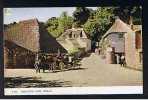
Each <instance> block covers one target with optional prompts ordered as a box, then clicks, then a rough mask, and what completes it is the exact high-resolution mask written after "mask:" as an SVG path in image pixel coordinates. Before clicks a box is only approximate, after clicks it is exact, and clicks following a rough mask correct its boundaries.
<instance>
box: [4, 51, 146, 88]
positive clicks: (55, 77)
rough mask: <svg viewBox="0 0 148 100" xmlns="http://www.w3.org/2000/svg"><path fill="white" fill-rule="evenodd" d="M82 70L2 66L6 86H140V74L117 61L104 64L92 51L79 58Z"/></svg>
mask: <svg viewBox="0 0 148 100" xmlns="http://www.w3.org/2000/svg"><path fill="white" fill-rule="evenodd" d="M81 64H82V65H81V66H80V67H81V69H79V70H69V71H64V72H56V73H49V72H46V73H38V74H36V73H35V70H33V69H5V77H6V85H5V87H63V86H64V87H65V86H68V87H69V86H70V87H71V86H75V87H82V86H139V85H142V84H143V73H142V71H137V70H133V69H129V68H125V67H121V66H120V65H117V64H106V63H105V62H104V60H102V59H101V58H100V56H98V55H96V54H94V53H92V54H91V55H90V56H89V57H85V58H83V59H82V61H81Z"/></svg>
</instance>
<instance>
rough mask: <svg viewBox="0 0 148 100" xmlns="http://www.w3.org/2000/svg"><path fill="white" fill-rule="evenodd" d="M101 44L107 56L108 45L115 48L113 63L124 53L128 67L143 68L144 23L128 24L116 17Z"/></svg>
mask: <svg viewBox="0 0 148 100" xmlns="http://www.w3.org/2000/svg"><path fill="white" fill-rule="evenodd" d="M100 46H101V48H102V49H101V52H102V54H103V55H105V56H106V54H107V48H108V46H111V47H112V48H113V51H114V53H115V57H116V58H115V59H112V60H115V61H113V63H116V59H117V56H120V57H121V55H122V54H124V55H125V60H126V64H127V66H128V67H132V68H134V69H140V70H141V69H142V53H143V51H142V25H127V24H126V23H124V22H123V21H121V20H120V19H116V20H115V23H114V24H113V25H112V27H111V28H110V29H109V30H108V31H107V32H106V33H105V34H104V36H103V37H102V40H101V42H100ZM106 57H107V56H106ZM133 58H134V60H133Z"/></svg>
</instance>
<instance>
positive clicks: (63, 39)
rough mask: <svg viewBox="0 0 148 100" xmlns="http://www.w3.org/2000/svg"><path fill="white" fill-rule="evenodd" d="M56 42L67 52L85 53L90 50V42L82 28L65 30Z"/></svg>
mask: <svg viewBox="0 0 148 100" xmlns="http://www.w3.org/2000/svg"><path fill="white" fill-rule="evenodd" d="M57 41H58V42H59V43H60V44H61V45H62V46H63V47H64V48H65V49H66V50H67V51H68V52H70V51H71V50H72V49H80V50H81V49H84V51H85V52H88V51H90V50H91V40H90V39H89V38H88V36H87V35H86V33H85V32H84V30H83V28H72V29H68V30H66V31H65V32H64V33H63V34H62V35H61V36H60V37H59V38H58V39H57Z"/></svg>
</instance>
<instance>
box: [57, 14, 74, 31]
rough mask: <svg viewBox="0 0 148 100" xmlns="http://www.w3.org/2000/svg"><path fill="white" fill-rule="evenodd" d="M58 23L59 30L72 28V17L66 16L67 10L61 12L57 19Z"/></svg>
mask: <svg viewBox="0 0 148 100" xmlns="http://www.w3.org/2000/svg"><path fill="white" fill-rule="evenodd" d="M58 23H59V27H58V29H59V30H61V32H64V31H65V30H67V29H69V28H72V23H73V18H72V17H70V16H68V15H67V12H63V13H62V14H61V16H60V18H59V20H58Z"/></svg>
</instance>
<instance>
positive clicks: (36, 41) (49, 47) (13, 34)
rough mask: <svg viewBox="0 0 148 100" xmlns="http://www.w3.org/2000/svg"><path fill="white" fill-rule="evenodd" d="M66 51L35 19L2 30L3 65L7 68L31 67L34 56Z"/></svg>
mask: <svg viewBox="0 0 148 100" xmlns="http://www.w3.org/2000/svg"><path fill="white" fill-rule="evenodd" d="M58 49H60V50H61V52H63V53H66V52H67V51H66V50H65V49H64V48H63V47H62V46H61V45H60V44H59V43H58V42H57V41H56V39H55V38H53V37H52V36H51V35H50V34H49V33H48V32H47V31H46V28H45V27H44V25H43V24H42V23H39V22H38V20H37V19H30V20H24V21H20V22H19V23H14V24H10V25H7V26H6V27H5V28H4V53H5V54H4V63H5V64H4V65H5V67H8V68H15V67H17V68H25V67H33V64H34V59H35V54H36V53H38V52H43V53H52V54H53V53H57V52H58Z"/></svg>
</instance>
